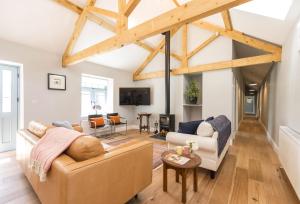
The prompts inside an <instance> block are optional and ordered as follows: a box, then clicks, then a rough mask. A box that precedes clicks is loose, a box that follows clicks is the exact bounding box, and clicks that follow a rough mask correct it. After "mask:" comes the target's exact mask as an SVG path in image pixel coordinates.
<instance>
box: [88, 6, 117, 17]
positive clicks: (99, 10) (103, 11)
mask: <svg viewBox="0 0 300 204" xmlns="http://www.w3.org/2000/svg"><path fill="white" fill-rule="evenodd" d="M87 9H88V11H89V12H94V13H97V14H100V15H104V16H107V17H111V18H114V19H117V18H118V17H119V14H118V13H116V12H114V11H110V10H107V9H102V8H97V7H94V6H89V7H88V8H87Z"/></svg>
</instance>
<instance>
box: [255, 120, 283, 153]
mask: <svg viewBox="0 0 300 204" xmlns="http://www.w3.org/2000/svg"><path fill="white" fill-rule="evenodd" d="M259 123H260V124H261V125H262V127H263V128H264V130H265V132H266V133H267V139H268V142H269V143H270V144H271V146H272V148H273V150H274V151H275V152H276V154H277V155H278V154H279V147H278V145H277V144H276V142H275V141H274V140H273V138H272V136H271V134H270V132H269V131H268V129H267V128H266V126H265V124H264V123H263V122H262V121H261V119H259ZM278 156H279V155H278Z"/></svg>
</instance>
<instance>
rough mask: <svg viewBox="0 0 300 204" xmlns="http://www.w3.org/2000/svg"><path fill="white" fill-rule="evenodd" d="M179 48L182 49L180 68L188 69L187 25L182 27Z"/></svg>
mask: <svg viewBox="0 0 300 204" xmlns="http://www.w3.org/2000/svg"><path fill="white" fill-rule="evenodd" d="M181 40H182V41H181V43H182V45H181V48H182V59H181V67H188V57H187V55H188V26H187V24H185V25H183V26H182V38H181Z"/></svg>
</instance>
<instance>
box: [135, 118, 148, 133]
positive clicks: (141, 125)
mask: <svg viewBox="0 0 300 204" xmlns="http://www.w3.org/2000/svg"><path fill="white" fill-rule="evenodd" d="M150 116H151V113H139V114H138V118H137V119H140V134H141V133H142V130H146V129H147V132H148V133H150V121H149V119H150ZM143 117H146V120H147V124H146V125H143Z"/></svg>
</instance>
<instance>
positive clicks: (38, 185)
mask: <svg viewBox="0 0 300 204" xmlns="http://www.w3.org/2000/svg"><path fill="white" fill-rule="evenodd" d="M38 140H39V138H38V137H37V136H35V135H33V134H32V133H30V132H29V131H27V130H20V131H18V133H17V150H16V156H17V160H18V161H19V162H20V164H21V167H22V169H23V170H24V173H25V175H26V177H27V179H28V181H29V182H30V183H31V185H32V187H33V189H34V191H35V193H36V194H37V196H38V197H39V199H40V201H41V202H42V203H45V204H48V203H49V204H65V203H71V204H77V203H78V204H79V203H80V204H81V203H84V204H89V203H97V204H123V203H125V202H127V201H128V200H130V199H131V198H132V197H134V196H135V195H136V194H137V193H139V192H140V191H142V190H143V189H144V188H145V187H147V186H148V185H149V184H151V182H152V157H153V147H152V143H151V142H147V141H139V142H133V143H132V144H130V145H123V146H120V147H119V148H115V149H113V150H111V151H110V152H108V153H105V154H103V155H100V156H98V157H94V158H91V159H88V160H85V161H81V162H76V161H75V160H74V159H72V158H71V157H69V156H68V155H66V154H62V155H61V156H59V157H58V158H57V159H55V160H54V162H53V164H52V166H51V169H50V171H49V172H48V174H47V180H46V181H45V182H40V181H39V177H38V176H37V175H36V174H34V173H33V172H32V171H31V170H30V169H29V168H28V161H29V156H30V151H31V149H32V147H33V145H34V144H36V142H37V141H38Z"/></svg>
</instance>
